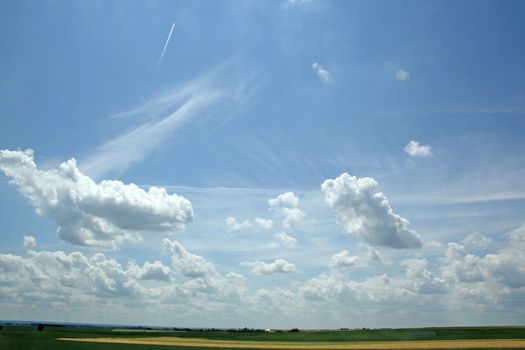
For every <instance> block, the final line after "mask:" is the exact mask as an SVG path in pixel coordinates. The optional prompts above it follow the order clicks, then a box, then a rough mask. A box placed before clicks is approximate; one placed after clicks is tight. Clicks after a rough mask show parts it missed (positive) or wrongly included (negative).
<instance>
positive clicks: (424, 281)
mask: <svg viewBox="0 0 525 350" xmlns="http://www.w3.org/2000/svg"><path fill="white" fill-rule="evenodd" d="M403 265H405V266H406V267H407V270H406V275H407V277H408V278H410V279H411V280H414V289H415V290H417V291H418V293H420V294H441V293H447V292H448V291H449V287H448V285H447V284H446V282H445V280H444V279H442V278H439V277H437V276H435V275H434V274H433V273H432V272H430V271H429V270H428V269H427V267H428V261H427V260H426V259H408V260H405V261H403Z"/></svg>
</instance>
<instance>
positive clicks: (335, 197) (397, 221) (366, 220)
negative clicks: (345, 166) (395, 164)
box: [321, 173, 422, 249]
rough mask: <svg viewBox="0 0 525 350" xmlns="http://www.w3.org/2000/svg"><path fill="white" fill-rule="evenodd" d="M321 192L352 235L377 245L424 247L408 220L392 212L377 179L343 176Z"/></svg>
mask: <svg viewBox="0 0 525 350" xmlns="http://www.w3.org/2000/svg"><path fill="white" fill-rule="evenodd" d="M321 190H322V191H323V193H324V196H325V201H326V203H328V205H329V206H330V207H331V208H332V209H333V210H334V211H335V214H336V216H337V218H338V220H339V221H340V222H341V223H342V224H343V225H344V227H345V229H346V231H347V232H348V233H349V234H356V235H357V236H358V237H360V238H361V239H362V240H363V241H364V242H365V243H367V244H370V245H374V246H384V247H390V248H397V249H399V248H421V246H422V244H421V240H420V237H419V235H418V234H417V233H416V232H415V231H414V230H411V229H410V228H409V222H408V220H406V219H405V218H403V217H401V216H399V215H398V214H396V213H395V212H394V211H393V209H392V207H391V206H390V202H389V201H388V199H387V198H386V196H385V195H384V194H383V193H381V192H378V190H377V182H376V181H375V180H374V179H372V178H369V177H365V178H357V177H355V176H350V175H349V174H347V173H344V174H342V175H340V176H339V177H338V178H336V179H328V180H326V181H325V182H323V184H322V185H321Z"/></svg>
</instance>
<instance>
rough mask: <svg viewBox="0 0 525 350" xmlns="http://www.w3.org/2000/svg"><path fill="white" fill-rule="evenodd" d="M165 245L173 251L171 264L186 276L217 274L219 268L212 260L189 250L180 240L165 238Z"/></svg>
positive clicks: (195, 276)
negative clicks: (209, 260)
mask: <svg viewBox="0 0 525 350" xmlns="http://www.w3.org/2000/svg"><path fill="white" fill-rule="evenodd" d="M164 245H165V247H166V248H167V250H168V251H169V252H171V254H172V255H171V264H172V266H173V268H174V269H175V270H176V271H178V272H180V273H182V274H183V275H184V276H186V277H191V278H197V277H210V276H217V275H218V273H217V270H216V269H215V266H213V265H212V264H211V263H210V262H208V261H206V260H205V259H204V258H203V257H202V256H199V255H195V254H192V253H190V252H188V251H187V250H186V249H185V248H184V247H183V246H182V245H181V244H180V243H179V242H177V241H170V240H169V239H167V238H165V239H164Z"/></svg>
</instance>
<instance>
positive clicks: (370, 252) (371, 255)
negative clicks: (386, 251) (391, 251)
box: [366, 244, 384, 263]
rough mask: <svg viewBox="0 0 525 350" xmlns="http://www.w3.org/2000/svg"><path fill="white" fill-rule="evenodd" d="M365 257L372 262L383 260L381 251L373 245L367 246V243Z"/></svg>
mask: <svg viewBox="0 0 525 350" xmlns="http://www.w3.org/2000/svg"><path fill="white" fill-rule="evenodd" d="M366 257H367V259H368V260H369V261H372V262H375V263H378V262H383V261H384V259H383V256H382V255H381V253H379V251H378V250H377V249H375V248H374V247H371V246H369V245H368V244H366Z"/></svg>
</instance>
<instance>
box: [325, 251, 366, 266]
mask: <svg viewBox="0 0 525 350" xmlns="http://www.w3.org/2000/svg"><path fill="white" fill-rule="evenodd" d="M330 263H331V265H332V266H334V267H353V266H357V265H359V264H360V263H361V259H360V258H359V257H358V256H352V255H351V254H350V252H349V251H348V250H346V249H345V250H343V251H341V252H339V253H337V254H335V255H334V256H332V257H331V258H330Z"/></svg>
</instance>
